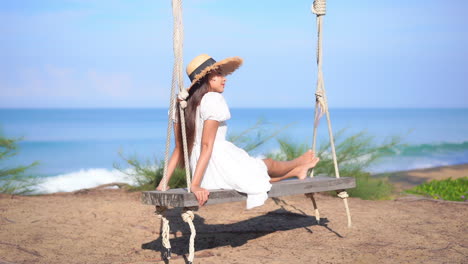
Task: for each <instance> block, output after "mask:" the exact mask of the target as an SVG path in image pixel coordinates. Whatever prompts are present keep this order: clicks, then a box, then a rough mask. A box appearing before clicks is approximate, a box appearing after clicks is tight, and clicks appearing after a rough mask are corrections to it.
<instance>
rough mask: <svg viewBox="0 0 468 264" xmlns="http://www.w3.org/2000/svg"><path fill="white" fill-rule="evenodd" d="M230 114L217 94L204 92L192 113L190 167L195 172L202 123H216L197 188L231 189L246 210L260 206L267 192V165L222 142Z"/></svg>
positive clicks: (268, 185) (269, 186)
mask: <svg viewBox="0 0 468 264" xmlns="http://www.w3.org/2000/svg"><path fill="white" fill-rule="evenodd" d="M229 118H231V113H230V112H229V108H228V106H227V104H226V101H225V100H224V97H223V95H222V94H221V93H217V92H209V93H206V94H205V95H204V96H203V98H202V100H201V102H200V105H199V106H198V108H197V112H196V121H195V126H196V132H195V140H194V146H193V149H192V154H191V156H190V168H191V171H192V175H193V173H194V171H195V168H196V165H197V161H198V158H199V157H200V151H201V137H202V132H203V123H204V121H205V120H216V121H218V122H220V123H219V127H218V131H217V133H216V139H215V142H214V145H213V152H212V154H211V158H210V161H209V162H208V166H207V168H206V171H205V175H204V176H203V179H202V182H201V185H200V186H201V187H202V188H205V189H231V190H232V189H234V190H236V191H238V192H242V193H246V194H247V205H246V208H247V209H251V208H253V207H257V206H260V205H263V204H264V203H265V200H266V199H267V198H268V194H267V192H268V191H269V190H270V189H271V183H270V176H268V172H267V166H266V165H265V163H264V162H263V160H262V159H260V158H253V157H251V156H249V154H248V153H247V152H246V151H245V150H243V149H241V148H239V147H237V146H236V145H234V144H233V143H231V142H229V141H227V140H226V133H227V126H226V120H228V119H229Z"/></svg>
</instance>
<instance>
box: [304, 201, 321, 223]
mask: <svg viewBox="0 0 468 264" xmlns="http://www.w3.org/2000/svg"><path fill="white" fill-rule="evenodd" d="M306 196H307V197H309V198H310V200H312V205H313V206H314V214H315V220H317V224H319V225H320V212H319V210H318V206H317V203H316V202H315V197H314V194H313V193H309V194H306Z"/></svg>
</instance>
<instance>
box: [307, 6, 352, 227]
mask: <svg viewBox="0 0 468 264" xmlns="http://www.w3.org/2000/svg"><path fill="white" fill-rule="evenodd" d="M311 11H312V13H314V14H316V15H317V73H318V76H317V89H316V91H315V101H316V104H315V119H314V133H313V137H312V138H313V139H312V150H313V151H314V152H315V148H316V139H317V127H318V123H319V120H320V118H321V117H322V116H323V115H324V114H325V115H326V116H327V123H328V135H329V137H330V146H331V149H332V155H333V165H334V167H335V176H336V178H340V171H339V170H338V161H337V158H336V151H335V143H334V141H335V140H334V139H333V130H332V126H331V121H330V113H329V111H328V103H327V96H326V93H325V83H324V79H323V71H322V22H323V21H322V20H323V16H324V15H325V14H326V0H315V1H314V3H313V4H312V7H311ZM313 176H314V170H312V174H311V177H313ZM340 194H342V196H340V198H342V199H343V201H344V205H345V208H346V214H347V216H348V227H351V214H350V212H349V207H348V200H347V196H348V194H347V193H346V191H342V192H340ZM345 196H346V197H345Z"/></svg>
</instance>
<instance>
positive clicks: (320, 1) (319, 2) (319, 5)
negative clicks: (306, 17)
mask: <svg viewBox="0 0 468 264" xmlns="http://www.w3.org/2000/svg"><path fill="white" fill-rule="evenodd" d="M326 8H327V1H326V0H315V1H314V3H313V4H312V6H311V7H310V10H311V11H312V13H314V14H316V15H317V16H322V15H325V13H326Z"/></svg>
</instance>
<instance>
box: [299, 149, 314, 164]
mask: <svg viewBox="0 0 468 264" xmlns="http://www.w3.org/2000/svg"><path fill="white" fill-rule="evenodd" d="M314 158H315V152H313V151H312V150H311V149H308V150H307V151H306V152H304V153H303V154H302V155H301V156H299V157H298V158H297V162H298V164H300V165H303V164H308V163H312V162H313V160H314Z"/></svg>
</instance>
